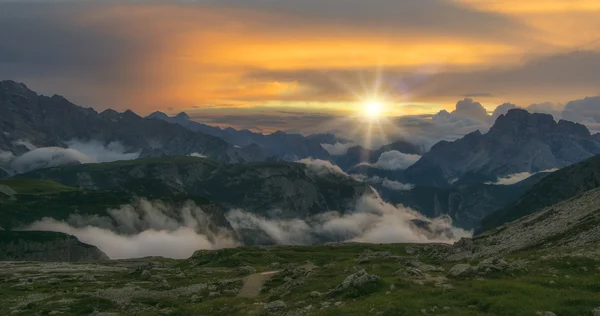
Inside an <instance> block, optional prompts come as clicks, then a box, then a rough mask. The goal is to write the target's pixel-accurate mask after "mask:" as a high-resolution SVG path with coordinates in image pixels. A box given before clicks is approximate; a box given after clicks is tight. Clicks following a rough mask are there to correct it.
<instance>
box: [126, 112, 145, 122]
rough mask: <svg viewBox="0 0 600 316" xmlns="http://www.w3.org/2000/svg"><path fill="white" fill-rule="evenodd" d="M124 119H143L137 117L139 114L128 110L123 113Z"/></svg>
mask: <svg viewBox="0 0 600 316" xmlns="http://www.w3.org/2000/svg"><path fill="white" fill-rule="evenodd" d="M123 117H124V118H126V119H135V120H141V119H142V117H141V116H139V115H137V113H135V112H133V111H132V110H127V111H125V112H123Z"/></svg>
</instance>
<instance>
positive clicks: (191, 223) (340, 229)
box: [25, 194, 471, 259]
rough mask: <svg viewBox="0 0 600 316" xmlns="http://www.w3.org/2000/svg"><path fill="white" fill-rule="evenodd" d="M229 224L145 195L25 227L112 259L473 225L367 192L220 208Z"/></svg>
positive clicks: (447, 239) (400, 235)
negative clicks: (338, 198)
mask: <svg viewBox="0 0 600 316" xmlns="http://www.w3.org/2000/svg"><path fill="white" fill-rule="evenodd" d="M225 218H226V220H227V221H228V222H229V224H230V227H217V225H215V222H214V221H213V220H212V218H211V216H210V215H209V214H207V213H206V212H204V211H203V210H202V208H200V207H199V206H197V205H195V204H194V203H193V202H186V203H184V204H183V205H180V206H173V205H171V204H165V203H162V202H150V201H148V200H145V199H141V200H138V201H136V202H135V203H133V204H131V205H124V206H122V207H120V208H118V209H112V210H108V211H107V214H106V215H103V216H99V215H81V214H74V215H71V216H70V217H69V218H68V219H67V220H64V221H58V220H56V219H52V218H43V219H42V220H40V221H37V222H35V223H33V224H31V225H29V226H28V227H26V228H25V229H26V230H42V231H56V232H62V233H67V234H71V235H74V236H76V237H77V238H78V239H79V240H81V241H82V242H84V243H87V244H91V245H95V246H97V247H98V248H99V249H100V250H102V251H104V252H105V253H106V254H107V255H108V256H109V257H110V258H111V259H125V258H138V257H146V256H163V257H169V258H187V257H189V256H191V255H192V254H193V252H194V251H196V250H199V249H219V248H226V247H235V246H239V245H242V244H243V243H242V242H241V241H242V240H253V239H255V238H256V237H257V236H266V240H267V243H270V244H280V245H310V244H315V243H322V242H330V241H337V242H344V241H356V242H366V243H401V242H415V243H428V242H442V243H452V242H455V241H456V240H458V239H460V238H461V237H468V236H471V233H470V232H467V231H465V230H462V229H460V228H456V227H454V226H453V225H452V220H451V219H450V218H449V217H447V216H442V217H439V218H435V219H429V218H427V217H425V216H423V215H421V214H420V213H418V212H416V211H414V210H411V209H409V208H405V207H403V206H394V205H391V204H389V203H386V202H384V201H383V200H381V198H380V197H379V196H377V195H374V194H373V195H365V196H363V197H361V198H359V199H358V200H357V202H356V204H355V205H354V206H353V207H352V208H350V209H347V210H341V211H328V212H324V213H320V214H316V215H314V216H310V217H307V218H295V219H280V218H275V217H270V218H269V217H263V216H260V215H257V214H255V213H251V212H246V211H244V210H243V209H232V210H230V211H229V212H227V213H226V214H225Z"/></svg>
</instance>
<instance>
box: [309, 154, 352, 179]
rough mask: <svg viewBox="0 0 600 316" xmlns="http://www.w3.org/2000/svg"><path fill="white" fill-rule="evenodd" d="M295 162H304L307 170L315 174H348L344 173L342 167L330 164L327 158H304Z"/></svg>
mask: <svg viewBox="0 0 600 316" xmlns="http://www.w3.org/2000/svg"><path fill="white" fill-rule="evenodd" d="M297 162H299V163H303V164H305V165H306V169H307V171H310V172H312V173H314V174H316V175H317V176H325V175H328V174H337V175H343V176H348V174H346V173H345V172H344V171H343V170H342V168H340V167H338V166H337V165H334V164H332V163H331V162H329V161H327V160H321V159H313V158H304V159H301V160H298V161H297Z"/></svg>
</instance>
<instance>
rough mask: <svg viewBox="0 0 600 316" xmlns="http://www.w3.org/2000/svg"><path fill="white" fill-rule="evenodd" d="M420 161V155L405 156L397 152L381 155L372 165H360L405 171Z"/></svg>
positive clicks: (392, 151) (391, 151) (387, 152)
mask: <svg viewBox="0 0 600 316" xmlns="http://www.w3.org/2000/svg"><path fill="white" fill-rule="evenodd" d="M419 159H421V156H420V155H414V154H405V153H402V152H399V151H397V150H390V151H386V152H384V153H382V154H381V155H380V156H379V158H378V159H377V162H375V163H374V164H369V163H361V165H368V166H371V167H374V168H378V169H385V170H405V169H407V168H408V167H410V166H412V165H414V164H415V163H416V162H417V161H419Z"/></svg>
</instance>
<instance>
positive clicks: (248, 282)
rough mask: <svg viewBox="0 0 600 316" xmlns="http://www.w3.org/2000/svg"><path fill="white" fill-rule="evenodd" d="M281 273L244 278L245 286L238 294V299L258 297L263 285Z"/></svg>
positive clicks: (266, 273) (270, 272)
mask: <svg viewBox="0 0 600 316" xmlns="http://www.w3.org/2000/svg"><path fill="white" fill-rule="evenodd" d="M277 273H279V271H267V272H261V273H254V274H251V275H249V276H247V277H245V278H244V286H243V287H242V289H241V290H240V292H239V293H238V297H257V296H258V294H260V290H261V289H262V286H263V284H265V282H267V281H268V280H269V279H270V278H272V277H273V276H274V275H275V274H277Z"/></svg>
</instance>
